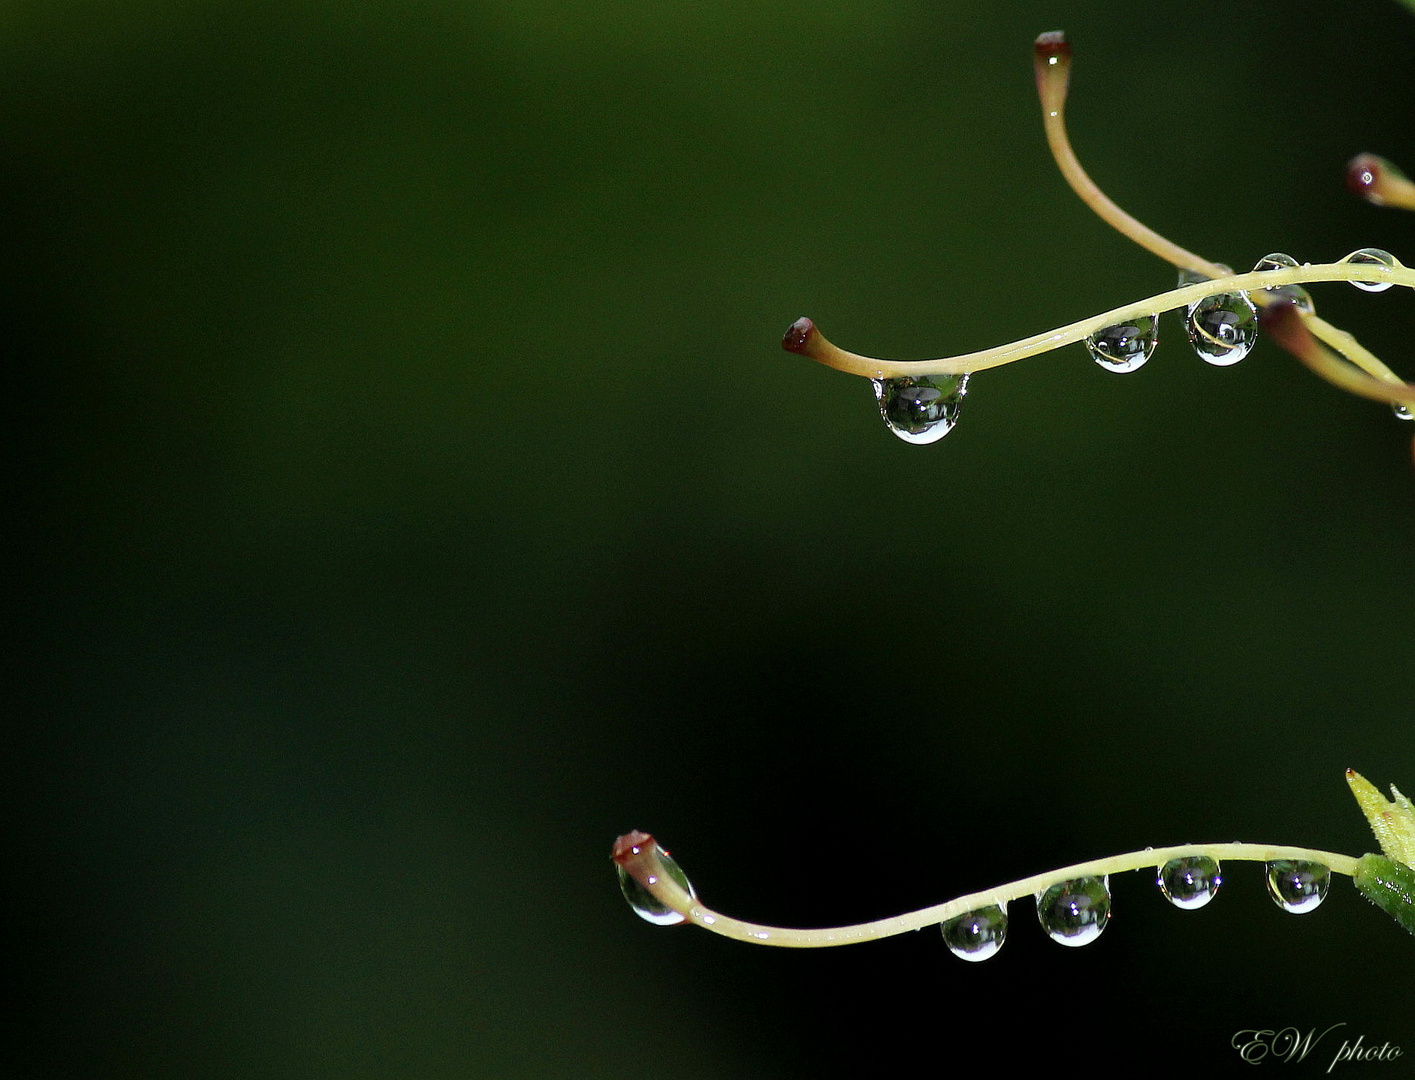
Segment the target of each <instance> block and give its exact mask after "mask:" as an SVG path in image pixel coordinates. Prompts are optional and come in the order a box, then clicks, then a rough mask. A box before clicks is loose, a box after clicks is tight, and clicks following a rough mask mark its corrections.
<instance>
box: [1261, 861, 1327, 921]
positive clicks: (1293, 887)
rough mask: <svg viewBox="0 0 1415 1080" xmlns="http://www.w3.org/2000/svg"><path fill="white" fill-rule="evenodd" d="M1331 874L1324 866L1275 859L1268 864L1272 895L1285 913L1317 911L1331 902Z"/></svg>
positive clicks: (1270, 892)
mask: <svg viewBox="0 0 1415 1080" xmlns="http://www.w3.org/2000/svg"><path fill="white" fill-rule="evenodd" d="M1330 887H1331V871H1330V870H1328V869H1327V868H1326V867H1325V866H1323V865H1322V864H1321V863H1315V862H1302V861H1300V860H1297V859H1274V860H1273V861H1272V862H1270V863H1268V895H1269V896H1271V897H1272V898H1273V902H1274V903H1276V904H1277V906H1278V907H1280V908H1282V909H1283V910H1284V911H1291V912H1294V913H1299V914H1300V913H1305V912H1308V911H1315V910H1316V909H1317V906H1318V905H1319V904H1320V903H1321V902H1322V901H1323V900H1325V899H1326V898H1327V889H1328V888H1330Z"/></svg>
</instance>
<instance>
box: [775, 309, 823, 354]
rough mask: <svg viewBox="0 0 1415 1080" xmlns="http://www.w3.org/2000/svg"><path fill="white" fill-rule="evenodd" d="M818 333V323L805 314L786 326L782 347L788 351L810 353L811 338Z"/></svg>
mask: <svg viewBox="0 0 1415 1080" xmlns="http://www.w3.org/2000/svg"><path fill="white" fill-rule="evenodd" d="M815 334H816V324H815V323H813V322H811V320H810V319H808V318H806V317H805V316H804V315H803V316H801V318H799V319H797V320H796V321H795V322H793V323H792V324H791V325H790V326H788V327H787V328H786V336H785V337H783V338H782V339H781V347H782V348H783V349H785V350H786V351H787V352H793V353H800V354H801V355H803V356H805V355H808V354H809V350H810V347H811V338H813V337H814V336H815Z"/></svg>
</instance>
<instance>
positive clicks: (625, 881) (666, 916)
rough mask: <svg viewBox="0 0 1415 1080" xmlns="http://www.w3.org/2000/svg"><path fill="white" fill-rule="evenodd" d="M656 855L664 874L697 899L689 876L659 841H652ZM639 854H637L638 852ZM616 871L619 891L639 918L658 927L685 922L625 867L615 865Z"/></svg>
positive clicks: (682, 917) (681, 916)
mask: <svg viewBox="0 0 1415 1080" xmlns="http://www.w3.org/2000/svg"><path fill="white" fill-rule="evenodd" d="M652 843H653V850H654V854H655V855H657V857H658V863H659V865H660V866H662V867H663V873H664V874H665V875H666V876H667V877H668V878H669V880H671V881H673V882H675V883H676V884H677V885H678V887H679V888H680V889H682V890H683V891H684V892H686V893H687V894H688V895H689V896H691V897H694V898H695V899H696V897H697V895H698V894H697V893H696V892H694V891H693V886H692V884H691V883H690V882H689V881H688V875H687V874H685V873H683V871H682V870H681V869H680V868H679V866H678V864H677V863H676V862H674V861H673V859H672V858H671V857H670V856H669V854H668V852H666V851H664V850H663V848H661V847H659V846H658V842H657V841H652ZM636 854H637V852H636ZM614 869H615V870H617V871H618V872H619V891H620V892H622V893H623V894H624V899H625V900H627V901H629V906H630V907H631V908H633V909H634V911H635V913H637V914H638V916H639V918H641V919H645V920H647V921H648V922H651V923H654V924H655V925H657V926H673V925H675V924H676V923H680V922H683V921H684V916H683V915H682V914H680V913H679V912H677V911H674V910H673V909H672V908H671V907H669V906H668V905H667V904H665V903H663V901H661V900H659V899H658V898H657V897H656V896H654V894H653V893H651V892H649V891H648V889H646V888H644V887H643V886H642V885H640V884H639V880H638V878H636V877H634V875H633V874H631V873H629V871H627V870H625V869H624V867H622V866H619V865H617V864H616V865H615V867H614Z"/></svg>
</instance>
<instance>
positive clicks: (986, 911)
mask: <svg viewBox="0 0 1415 1080" xmlns="http://www.w3.org/2000/svg"><path fill="white" fill-rule="evenodd" d="M941 928H942V930H943V940H944V943H945V944H946V945H947V946H948V949H949V951H950V952H951V953H953V955H954V956H957V957H959V958H960V959H963V960H986V959H987V958H988V957H989V956H992V955H993V954H994V953H996V952H997V950H998V949H1000V948H1002V943H1003V941H1005V940H1006V938H1007V905H1006V904H992V905H990V906H988V907H985V908H979V909H978V910H977V911H969V912H967V913H966V914H963V915H959V916H957V917H956V918H953V919H949V920H948V921H947V922H946V923H944V924H943V925H942V927H941Z"/></svg>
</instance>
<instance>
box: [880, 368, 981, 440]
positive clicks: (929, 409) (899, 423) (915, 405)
mask: <svg viewBox="0 0 1415 1080" xmlns="http://www.w3.org/2000/svg"><path fill="white" fill-rule="evenodd" d="M870 382H871V383H873V384H874V388H875V400H876V401H878V402H879V414H880V416H882V417H884V422H885V424H886V425H887V426H888V427H889V430H890V431H892V432H894V434H896V435H898V436H899V437H900V438H901V439H903V440H904V441H905V442H907V443H914V444H915V445H916V446H924V445H926V444H928V443H932V442H938V440H939V439H941V438H943V437H944V436H945V435H947V434H948V433H949V432H950V431H952V430H953V425H954V424H956V423H957V422H958V410H959V409H961V408H962V407H963V398H964V396H965V395H966V394H967V393H968V376H967V375H903V376H900V377H899V378H897V379H871V380H870Z"/></svg>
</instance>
